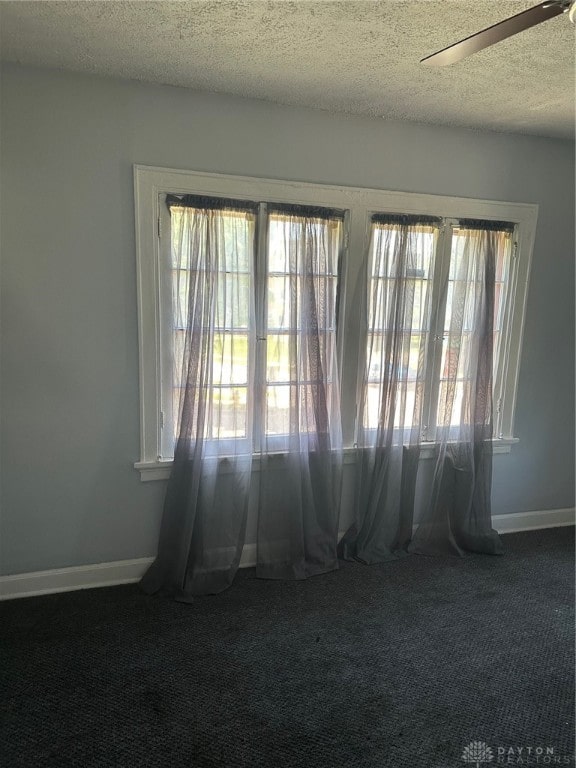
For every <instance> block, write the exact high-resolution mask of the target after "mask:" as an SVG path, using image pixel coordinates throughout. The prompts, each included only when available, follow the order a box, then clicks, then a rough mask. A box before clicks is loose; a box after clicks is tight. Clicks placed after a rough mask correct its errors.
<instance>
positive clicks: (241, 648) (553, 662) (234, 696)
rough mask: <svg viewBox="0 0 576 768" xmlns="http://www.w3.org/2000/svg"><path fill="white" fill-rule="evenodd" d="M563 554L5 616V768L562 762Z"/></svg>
mask: <svg viewBox="0 0 576 768" xmlns="http://www.w3.org/2000/svg"><path fill="white" fill-rule="evenodd" d="M573 540H574V532H573V529H571V528H558V529H554V530H547V531H536V532H533V533H524V534H513V535H510V536H506V537H505V539H504V542H505V545H506V550H507V554H506V555H505V556H504V557H489V556H474V555H471V556H468V557H466V558H463V559H458V558H454V559H449V560H440V559H431V558H424V557H419V556H414V557H409V558H406V559H404V560H401V561H399V562H397V563H393V564H387V565H382V566H370V567H367V566H362V565H357V564H355V563H345V564H343V565H342V568H341V569H340V570H339V571H337V572H335V573H332V574H329V575H326V576H319V577H316V578H314V579H312V580H309V581H307V582H298V583H285V582H270V581H261V580H257V579H255V578H254V574H253V572H252V571H243V572H241V573H240V574H239V576H238V578H237V580H236V582H235V584H234V586H233V587H232V588H231V589H230V590H228V592H226V593H224V594H222V595H219V596H216V597H207V598H200V599H198V600H197V601H196V602H195V603H194V604H193V605H180V604H177V603H174V602H170V601H168V600H166V599H162V598H158V597H147V596H145V595H143V594H141V593H140V592H139V590H138V588H137V586H128V587H115V588H110V589H96V590H91V591H84V592H72V593H67V594H62V595H51V596H46V597H40V598H29V599H26V600H19V601H13V602H9V603H4V604H2V605H1V607H0V619H1V622H2V623H1V639H2V657H3V658H2V665H1V671H0V674H1V685H2V687H1V691H2V693H1V696H2V699H3V702H2V703H3V716H2V726H1V728H2V730H1V733H0V762H2V761H3V762H2V765H3V766H7V768H20V767H22V768H49V767H52V766H54V767H55V768H68V767H69V766H70V767H71V766H81V768H92V767H95V768H96V767H97V768H133V767H134V768H136V767H138V768H148V767H154V768H156V767H157V766H158V767H159V766H167V767H168V766H169V767H170V768H181V767H182V768H198V767H203V766H233V767H234V768H244V767H246V768H248V767H250V768H259V767H262V768H272V767H273V766H276V765H278V766H286V767H287V768H292V767H294V768H296V767H299V768H300V767H301V768H304V767H306V768H316V767H319V768H324V767H326V768H341V767H342V768H343V767H344V766H354V767H356V766H361V767H362V768H383V767H384V766H391V767H392V766H394V767H395V768H396V767H398V768H399V767H403V766H410V767H411V768H412V767H415V768H419V767H420V766H422V768H447V767H448V766H464V765H465V764H466V763H464V762H463V761H462V752H463V749H464V747H465V746H466V745H467V744H468V743H469V742H471V741H483V742H486V743H487V744H488V745H490V746H491V748H492V749H493V750H496V749H497V747H498V746H506V747H508V746H510V745H512V746H533V747H537V746H548V747H551V748H553V750H554V755H555V756H558V757H560V756H571V755H572V754H573V738H574V737H573V683H572V681H573V626H574V624H573V615H572V614H573V611H572V607H573V563H574V560H573ZM494 755H495V759H494V763H493V764H494V765H495V764H496V752H494ZM469 764H471V763H469ZM514 764H517V763H514ZM526 764H528V763H526V762H525V763H523V765H526ZM533 764H536V763H533ZM539 764H542V763H539ZM564 764H565V763H564Z"/></svg>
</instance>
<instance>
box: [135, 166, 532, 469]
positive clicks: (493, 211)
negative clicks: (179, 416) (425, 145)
mask: <svg viewBox="0 0 576 768" xmlns="http://www.w3.org/2000/svg"><path fill="white" fill-rule="evenodd" d="M168 193H170V194H196V195H207V196H219V197H226V198H234V199H238V200H249V201H256V202H267V203H296V204H300V205H314V206H322V207H327V208H338V209H344V210H346V211H347V214H346V217H345V221H344V227H345V232H344V257H343V259H342V270H341V274H340V276H339V279H340V288H339V293H340V302H339V334H338V356H339V360H340V369H341V372H340V376H341V399H342V416H343V424H342V428H343V437H344V445H345V448H350V449H352V450H351V452H350V460H353V448H352V447H353V443H354V433H355V415H356V404H355V403H354V402H353V400H354V394H355V392H356V379H357V375H358V371H359V370H361V366H362V364H363V350H362V349H361V347H362V344H361V343H360V339H361V338H362V334H363V329H362V328H361V327H360V318H359V317H358V313H357V312H355V311H354V287H355V285H356V283H357V281H358V279H359V276H360V270H361V264H362V260H363V258H362V257H363V256H364V254H365V253H366V249H367V248H368V242H369V230H370V215H371V213H373V212H375V211H378V212H382V213H399V214H416V215H417V214H423V215H431V216H438V217H441V218H443V219H445V220H447V221H449V220H456V219H490V220H496V221H507V222H511V223H513V224H515V225H516V231H515V237H516V240H515V246H514V254H513V263H512V269H511V274H510V280H511V281H512V283H511V285H510V291H511V292H512V293H511V296H512V299H511V301H509V302H508V312H509V316H508V318H507V327H508V336H507V343H506V344H504V345H503V346H502V354H503V355H505V361H504V362H505V366H504V367H503V366H500V368H501V370H502V377H501V381H499V382H496V385H495V403H496V402H497V405H498V407H499V409H500V413H499V427H498V430H497V435H496V437H495V439H494V441H493V445H494V452H497V453H505V452H509V451H510V447H511V445H512V444H513V443H515V442H518V440H517V438H515V437H514V412H515V407H516V392H517V384H518V374H519V369H520V356H521V347H522V336H523V330H524V322H525V310H526V301H527V297H528V282H529V276H530V266H531V261H532V251H533V247H534V238H535V232H536V222H537V217H538V206H537V205H535V204H532V203H510V202H497V201H490V200H478V199H473V198H460V197H449V196H442V195H428V194H419V193H412V192H392V191H387V190H379V189H368V188H362V187H346V186H334V185H328V184H311V183H308V182H300V181H283V180H276V179H259V178H255V177H248V176H226V175H222V174H215V173H204V172H199V171H187V170H177V169H167V168H156V167H151V166H144V165H135V166H134V196H135V225H136V264H137V289H138V337H139V338H138V341H139V352H140V355H139V363H140V365H139V373H140V460H139V461H137V462H136V463H135V464H134V466H135V468H136V469H138V470H139V471H140V476H141V479H142V480H144V481H147V480H160V479H166V478H167V477H168V476H169V474H170V468H171V466H172V462H171V461H161V460H159V458H158V457H159V455H160V450H159V445H160V442H159V441H160V434H161V401H160V396H161V391H160V352H161V344H160V315H159V303H158V302H159V285H160V282H159V247H160V246H159V243H160V233H161V227H162V226H167V219H166V218H165V211H163V210H162V206H161V205H160V201H161V199H162V200H163V199H164V196H165V195H166V194H168ZM164 208H165V206H164ZM506 353H507V354H506ZM432 454H433V448H432V446H428V447H427V446H426V444H425V443H424V447H423V450H422V458H426V457H428V456H431V455H432Z"/></svg>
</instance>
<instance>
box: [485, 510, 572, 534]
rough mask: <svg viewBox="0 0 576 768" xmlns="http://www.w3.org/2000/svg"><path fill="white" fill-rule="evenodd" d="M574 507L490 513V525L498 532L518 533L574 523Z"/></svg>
mask: <svg viewBox="0 0 576 768" xmlns="http://www.w3.org/2000/svg"><path fill="white" fill-rule="evenodd" d="M575 513H576V510H575V509H574V507H567V508H566V509H544V510H535V511H534V512H515V513H512V514H509V515H492V525H493V527H494V528H495V529H496V530H497V531H498V533H520V532H522V531H536V530H539V529H541V528H560V527H562V526H566V525H574V522H575V521H574V516H575Z"/></svg>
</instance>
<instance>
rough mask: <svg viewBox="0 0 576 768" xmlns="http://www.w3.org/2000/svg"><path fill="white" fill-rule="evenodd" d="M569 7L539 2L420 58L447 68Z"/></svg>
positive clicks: (557, 14) (559, 3)
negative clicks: (447, 65) (448, 65)
mask: <svg viewBox="0 0 576 768" xmlns="http://www.w3.org/2000/svg"><path fill="white" fill-rule="evenodd" d="M567 8H568V4H567V3H564V2H547V3H546V2H544V3H540V5H536V6H534V7H533V8H528V10H527V11H522V13H517V14H516V15H515V16H511V17H510V18H509V19H505V20H504V21H500V22H498V24H494V25H493V26H491V27H488V28H487V29H483V30H482V31H481V32H476V34H475V35H470V37H466V38H464V40H460V42H458V43H454V45H449V46H448V47H447V48H443V49H442V50H441V51H437V52H436V53H433V54H431V55H430V56H426V57H425V58H423V59H421V61H420V63H421V64H427V65H429V66H430V65H433V66H439V67H444V66H446V64H454V63H455V62H457V61H460V60H461V59H464V58H465V57H466V56H470V55H471V54H472V53H477V52H478V51H481V50H482V49H483V48H487V47H488V46H489V45H494V43H499V42H500V41H501V40H505V39H506V38H507V37H511V36H512V35H515V34H517V33H518V32H522V31H523V30H525V29H529V28H530V27H534V26H535V25H536V24H540V23H541V22H543V21H547V20H548V19H553V18H554V17H555V16H559V15H560V14H561V13H564V11H565V10H567Z"/></svg>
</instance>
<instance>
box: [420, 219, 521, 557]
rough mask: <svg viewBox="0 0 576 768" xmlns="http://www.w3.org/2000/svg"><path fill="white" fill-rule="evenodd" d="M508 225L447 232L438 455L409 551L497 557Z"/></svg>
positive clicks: (477, 224) (473, 225) (469, 225)
mask: <svg viewBox="0 0 576 768" xmlns="http://www.w3.org/2000/svg"><path fill="white" fill-rule="evenodd" d="M512 229H513V227H512V226H511V225H510V224H508V223H506V222H496V221H471V220H463V221H461V222H460V225H459V226H458V227H457V228H455V230H454V233H453V237H452V253H451V260H450V271H449V274H448V279H447V281H446V283H445V284H444V286H443V287H442V288H443V292H444V294H445V296H446V313H445V316H444V323H443V326H442V328H443V333H442V340H443V341H442V343H443V346H442V362H441V376H440V381H439V396H438V408H437V417H436V435H435V442H436V445H437V460H436V468H435V472H434V480H433V484H432V489H431V492H430V495H429V501H428V504H427V506H426V509H425V512H424V516H423V519H422V522H421V524H420V526H419V528H418V530H417V532H416V534H415V537H414V541H413V542H412V544H411V550H412V551H414V552H420V553H423V554H445V553H446V554H461V553H462V552H463V551H464V550H469V551H474V552H485V553H488V554H501V553H502V551H503V547H502V542H501V540H500V538H499V536H498V534H497V532H496V531H495V530H494V529H493V528H492V512H491V489H492V443H491V440H492V436H493V435H492V425H493V402H492V399H493V387H492V384H493V365H494V362H493V357H494V356H493V347H494V343H495V341H496V342H497V340H498V339H497V337H498V330H497V329H498V327H499V326H498V323H495V312H497V311H499V309H500V307H501V306H502V297H501V296H499V297H498V300H495V294H496V287H497V286H498V288H499V291H501V290H502V284H501V282H500V280H497V275H498V276H499V277H501V273H502V268H503V264H504V262H505V257H506V251H507V249H509V247H510V237H509V235H510V232H511V231H512Z"/></svg>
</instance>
